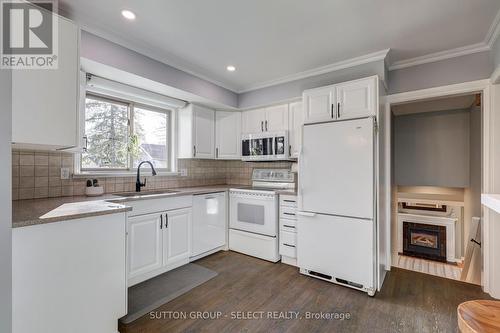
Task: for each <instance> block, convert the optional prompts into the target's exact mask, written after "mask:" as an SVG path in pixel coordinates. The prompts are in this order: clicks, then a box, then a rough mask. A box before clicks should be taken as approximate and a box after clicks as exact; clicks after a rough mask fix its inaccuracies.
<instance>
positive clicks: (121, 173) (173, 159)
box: [73, 73, 180, 178]
mask: <svg viewBox="0 0 500 333" xmlns="http://www.w3.org/2000/svg"><path fill="white" fill-rule="evenodd" d="M80 79H81V80H80V83H81V84H80V104H79V108H78V109H79V110H78V131H79V135H78V145H79V147H82V148H83V147H85V143H84V133H85V99H86V97H87V93H89V94H91V95H95V96H101V97H103V98H108V99H111V100H117V101H124V102H127V103H131V104H137V105H138V106H143V107H151V108H153V109H161V108H160V107H157V106H151V105H147V104H144V103H138V102H134V101H133V100H128V101H125V100H123V99H120V98H116V97H114V96H105V95H102V94H99V93H96V92H93V91H87V89H86V75H85V73H82V75H81V77H80ZM132 107H133V106H132ZM165 110H168V112H169V122H170V124H169V125H170V135H169V139H170V140H169V147H168V150H169V155H170V156H169V157H170V169H169V170H166V169H158V170H157V176H178V175H180V172H179V171H178V166H177V160H178V158H177V113H178V109H173V108H165ZM82 153H83V149H82V151H81V152H79V153H78V154H75V155H74V170H73V178H88V177H96V178H102V177H132V176H135V175H136V174H137V168H130V169H127V170H123V169H121V170H105V169H104V168H103V169H102V170H81V156H82ZM129 163H130V161H129ZM144 170H145V173H144V172H142V168H141V173H143V174H144V175H145V176H148V175H152V174H151V172H150V171H147V169H144Z"/></svg>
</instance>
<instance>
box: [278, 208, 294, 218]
mask: <svg viewBox="0 0 500 333" xmlns="http://www.w3.org/2000/svg"><path fill="white" fill-rule="evenodd" d="M280 218H282V219H290V220H296V219H297V208H293V207H280Z"/></svg>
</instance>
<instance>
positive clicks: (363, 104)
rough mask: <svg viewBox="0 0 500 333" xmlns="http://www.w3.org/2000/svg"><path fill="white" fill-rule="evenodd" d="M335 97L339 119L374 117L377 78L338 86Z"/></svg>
mask: <svg viewBox="0 0 500 333" xmlns="http://www.w3.org/2000/svg"><path fill="white" fill-rule="evenodd" d="M336 95H337V115H338V117H339V118H340V119H348V118H358V117H366V116H374V115H375V114H376V110H377V96H378V91H377V78H376V77H370V78H367V79H361V80H356V81H351V82H346V83H342V84H338V85H336Z"/></svg>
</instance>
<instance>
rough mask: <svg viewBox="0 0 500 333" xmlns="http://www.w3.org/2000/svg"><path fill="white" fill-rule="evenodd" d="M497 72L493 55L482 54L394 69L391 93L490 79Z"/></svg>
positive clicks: (391, 78) (390, 83)
mask: <svg viewBox="0 0 500 333" xmlns="http://www.w3.org/2000/svg"><path fill="white" fill-rule="evenodd" d="M498 57H499V58H500V55H499V56H498ZM499 61H500V59H499ZM493 69H494V65H493V54H492V52H481V53H475V54H469V55H466V56H461V57H456V58H451V59H446V60H441V61H437V62H433V63H428V64H422V65H418V66H413V67H408V68H403V69H398V70H393V71H390V72H389V94H395V93H400V92H405V91H412V90H419V89H425V88H432V87H439V86H444V85H449V84H455V83H462V82H468V81H474V80H481V79H489V78H490V76H491V73H493Z"/></svg>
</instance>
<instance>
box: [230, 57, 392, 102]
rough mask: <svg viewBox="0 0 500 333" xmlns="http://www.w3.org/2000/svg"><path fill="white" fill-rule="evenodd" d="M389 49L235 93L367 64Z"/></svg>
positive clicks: (380, 58)
mask: <svg viewBox="0 0 500 333" xmlns="http://www.w3.org/2000/svg"><path fill="white" fill-rule="evenodd" d="M389 51H390V49H385V50H382V51H377V52H373V53H369V54H365V55H362V56H359V57H356V58H351V59H348V60H343V61H339V62H335V63H333V64H329V65H326V66H321V67H317V68H313V69H309V70H306V71H303V72H299V73H295V74H291V75H287V76H284V77H281V78H278V79H274V80H270V81H265V82H262V83H256V84H253V85H249V86H247V87H246V88H245V89H241V90H239V91H237V93H245V92H249V91H252V90H257V89H261V88H266V87H270V86H275V85H278V84H282V83H287V82H291V81H296V80H300V79H305V78H308V77H311V76H316V75H321V74H325V73H329V72H334V71H338V70H341V69H345V68H349V67H354V66H359V65H363V64H367V63H370V62H374V61H377V60H385V58H386V57H387V54H388V53H389Z"/></svg>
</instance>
